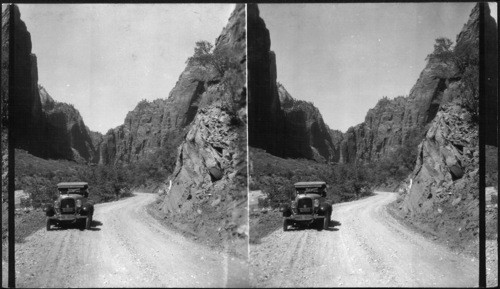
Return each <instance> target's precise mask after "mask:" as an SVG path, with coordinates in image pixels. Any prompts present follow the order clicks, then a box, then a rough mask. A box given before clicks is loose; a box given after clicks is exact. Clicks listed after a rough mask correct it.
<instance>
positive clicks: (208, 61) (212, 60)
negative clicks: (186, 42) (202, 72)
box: [186, 40, 239, 77]
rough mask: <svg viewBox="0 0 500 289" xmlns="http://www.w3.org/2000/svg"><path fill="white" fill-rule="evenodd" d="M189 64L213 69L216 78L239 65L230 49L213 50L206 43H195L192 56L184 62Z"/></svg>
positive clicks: (211, 46)
mask: <svg viewBox="0 0 500 289" xmlns="http://www.w3.org/2000/svg"><path fill="white" fill-rule="evenodd" d="M186 62H187V63H189V64H197V65H201V66H203V67H206V68H209V69H210V68H214V69H215V71H216V72H217V74H218V76H220V77H222V76H224V74H225V73H226V71H228V70H229V69H231V68H236V67H237V66H238V65H239V64H238V62H237V61H236V59H235V57H234V55H233V52H232V51H231V50H230V49H225V48H214V46H213V45H212V44H211V43H210V42H208V41H204V40H202V41H197V42H196V47H195V48H194V55H193V56H191V57H189V58H188V60H187V61H186Z"/></svg>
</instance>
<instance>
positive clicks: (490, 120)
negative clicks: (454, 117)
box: [483, 4, 499, 146]
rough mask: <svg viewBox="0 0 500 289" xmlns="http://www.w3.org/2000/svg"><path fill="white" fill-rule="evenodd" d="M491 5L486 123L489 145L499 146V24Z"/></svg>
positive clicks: (487, 36) (486, 30) (486, 35)
mask: <svg viewBox="0 0 500 289" xmlns="http://www.w3.org/2000/svg"><path fill="white" fill-rule="evenodd" d="M490 14H491V11H490V8H489V6H488V5H487V4H486V5H485V11H484V15H485V17H484V23H485V25H484V36H483V39H484V40H485V41H484V47H485V49H484V59H485V60H486V61H485V63H484V81H485V87H484V102H485V103H487V105H485V107H484V114H485V119H486V120H487V121H486V122H485V125H484V131H485V142H486V144H487V145H493V146H498V122H499V120H498V24H497V23H496V22H495V19H493V17H491V15H490Z"/></svg>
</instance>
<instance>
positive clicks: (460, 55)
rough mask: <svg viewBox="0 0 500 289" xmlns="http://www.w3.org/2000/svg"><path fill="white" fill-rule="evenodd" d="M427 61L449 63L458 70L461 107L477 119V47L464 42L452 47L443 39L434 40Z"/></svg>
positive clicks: (450, 43) (450, 42)
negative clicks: (461, 92)
mask: <svg viewBox="0 0 500 289" xmlns="http://www.w3.org/2000/svg"><path fill="white" fill-rule="evenodd" d="M426 59H428V60H438V61H442V62H451V63H453V64H454V65H455V67H456V68H457V69H458V73H459V75H460V78H461V80H462V83H463V88H464V91H463V92H464V95H463V98H462V100H463V106H464V107H465V108H467V109H468V110H469V111H470V112H471V113H472V115H473V117H475V119H478V117H479V46H478V45H477V43H471V42H465V43H461V44H460V45H456V46H455V47H453V42H452V41H451V40H450V39H448V38H445V37H440V38H437V39H436V43H435V44H434V52H432V53H431V54H429V55H427V58H426Z"/></svg>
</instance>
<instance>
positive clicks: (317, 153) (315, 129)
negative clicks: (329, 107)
mask: <svg viewBox="0 0 500 289" xmlns="http://www.w3.org/2000/svg"><path fill="white" fill-rule="evenodd" d="M277 88H278V96H279V99H280V104H281V108H282V110H283V112H284V122H285V125H284V131H283V134H284V137H285V138H286V139H287V140H288V141H287V144H286V146H285V148H284V152H285V155H287V156H293V157H299V158H307V159H314V160H317V161H320V162H326V161H330V162H338V160H339V152H338V149H336V148H335V147H334V145H333V142H332V138H331V135H330V128H329V127H328V126H327V125H326V124H325V122H324V121H323V117H322V115H321V113H320V112H319V110H318V108H317V107H315V106H314V104H312V103H310V102H307V101H302V100H296V99H294V98H293V97H292V96H291V95H290V94H289V93H288V91H286V89H285V87H283V85H281V84H280V83H277Z"/></svg>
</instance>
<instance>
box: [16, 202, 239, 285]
mask: <svg viewBox="0 0 500 289" xmlns="http://www.w3.org/2000/svg"><path fill="white" fill-rule="evenodd" d="M155 198H156V195H154V194H144V193H135V196H134V197H131V198H127V199H123V200H120V201H116V202H111V203H104V204H98V205H96V208H95V213H94V224H93V228H92V229H91V230H90V231H89V230H81V229H79V228H77V227H69V228H66V229H60V230H53V231H46V230H45V229H42V230H39V231H37V232H35V233H34V234H33V235H31V236H29V237H27V238H26V239H25V242H24V243H22V244H16V273H17V280H16V286H17V287H34V288H36V287H59V288H65V287H144V288H148V287H180V286H187V287H202V286H203V287H205V286H208V287H225V286H230V287H233V286H248V265H247V263H246V261H244V260H239V259H237V258H234V257H230V256H228V255H227V254H225V253H223V252H217V251H213V250H211V249H209V248H207V247H205V246H201V245H199V244H196V243H194V242H192V241H190V240H188V239H187V238H185V237H183V236H181V235H179V234H175V233H173V232H171V231H170V230H168V229H167V228H165V226H162V225H161V224H160V223H159V222H158V221H157V220H155V219H154V218H153V217H151V216H150V215H149V214H147V213H146V210H145V207H146V206H147V205H148V204H149V203H151V202H153V201H154V200H155Z"/></svg>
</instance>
